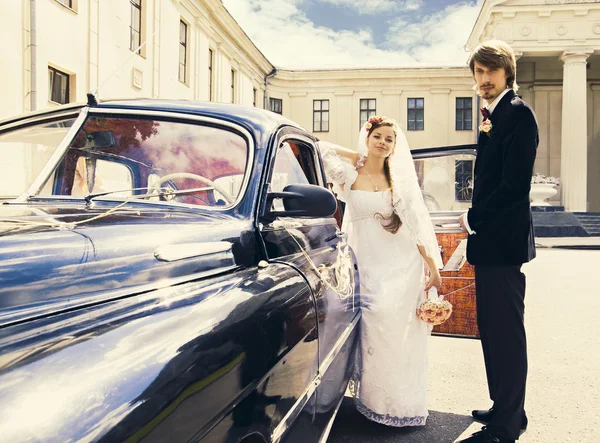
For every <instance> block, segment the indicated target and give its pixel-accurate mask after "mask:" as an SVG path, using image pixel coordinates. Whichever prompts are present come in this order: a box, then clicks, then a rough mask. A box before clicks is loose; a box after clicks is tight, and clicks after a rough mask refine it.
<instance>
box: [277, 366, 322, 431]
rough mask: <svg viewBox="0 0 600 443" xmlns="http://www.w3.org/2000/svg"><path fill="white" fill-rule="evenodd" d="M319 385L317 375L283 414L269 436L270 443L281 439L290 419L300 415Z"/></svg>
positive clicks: (319, 379)
mask: <svg viewBox="0 0 600 443" xmlns="http://www.w3.org/2000/svg"><path fill="white" fill-rule="evenodd" d="M320 384H321V377H320V376H319V375H317V376H316V377H315V379H314V380H313V381H312V382H311V384H310V386H309V387H308V389H307V390H306V391H305V392H304V394H302V396H300V398H299V399H298V400H297V401H296V403H294V406H292V407H291V408H290V410H289V411H288V413H287V414H285V417H283V418H282V419H281V421H280V422H279V424H278V425H277V427H276V428H275V429H274V430H273V433H272V434H271V442H272V443H278V442H279V441H280V440H281V437H283V436H284V434H285V433H286V432H287V430H288V429H289V427H290V424H291V423H292V419H293V418H295V417H297V416H298V414H300V412H301V411H302V409H304V406H306V404H307V403H308V400H310V398H311V397H312V395H313V394H314V393H315V391H316V390H317V388H318V387H319V385H320Z"/></svg>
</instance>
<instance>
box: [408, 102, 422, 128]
mask: <svg viewBox="0 0 600 443" xmlns="http://www.w3.org/2000/svg"><path fill="white" fill-rule="evenodd" d="M424 108H425V99H424V98H409V99H408V130H409V131H422V130H424V129H425V125H424V116H425V109H424Z"/></svg>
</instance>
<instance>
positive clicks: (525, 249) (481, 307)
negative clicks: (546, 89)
mask: <svg viewBox="0 0 600 443" xmlns="http://www.w3.org/2000/svg"><path fill="white" fill-rule="evenodd" d="M469 66H470V68H471V72H472V74H473V77H474V79H475V82H476V85H475V88H476V91H477V93H478V94H479V95H480V96H481V98H483V99H484V100H485V102H486V103H487V105H486V107H485V108H482V113H483V123H482V124H481V126H480V127H479V130H480V134H479V139H478V147H477V161H476V162H475V175H474V182H475V183H474V189H473V202H472V207H471V209H469V211H468V212H467V213H466V214H464V215H463V216H461V219H460V222H461V225H462V227H463V228H464V229H465V230H467V231H468V232H469V240H468V242H467V259H468V260H469V262H470V263H471V264H472V265H474V266H475V286H476V291H477V324H478V326H479V332H480V334H481V343H482V346H483V356H484V360H485V369H486V373H487V380H488V388H489V393H490V398H491V400H492V401H493V406H492V407H491V408H490V409H489V410H480V411H473V417H474V418H475V420H477V421H479V422H481V423H484V424H486V425H487V426H485V427H484V428H483V430H482V431H479V432H476V433H475V434H473V435H472V436H471V437H469V438H467V439H466V440H462V441H463V442H469V443H479V442H481V443H483V442H486V443H509V442H510V443H514V441H515V440H517V439H518V438H519V435H520V433H521V432H522V431H523V430H524V429H525V428H526V427H527V417H526V416H525V411H524V409H523V407H524V402H525V382H526V379H527V344H526V339H525V326H524V322H523V317H524V308H525V306H524V298H525V275H524V274H523V273H522V272H521V265H522V264H523V263H526V262H528V261H530V260H532V259H533V258H534V257H535V243H534V238H533V225H532V222H531V209H530V206H529V190H530V183H531V175H532V172H533V164H534V161H535V154H536V149H537V146H538V127H537V122H536V119H535V115H534V113H533V110H532V109H531V107H530V106H529V105H528V104H527V103H525V102H524V101H523V100H521V99H520V98H519V97H518V96H517V95H516V94H515V91H516V90H517V83H516V72H517V71H516V69H517V68H516V61H515V56H514V53H513V51H512V49H511V48H510V46H508V45H507V44H506V43H504V42H502V41H497V40H496V41H487V42H484V43H482V44H481V45H479V46H478V47H477V48H475V50H474V51H473V53H472V54H471V57H470V59H469Z"/></svg>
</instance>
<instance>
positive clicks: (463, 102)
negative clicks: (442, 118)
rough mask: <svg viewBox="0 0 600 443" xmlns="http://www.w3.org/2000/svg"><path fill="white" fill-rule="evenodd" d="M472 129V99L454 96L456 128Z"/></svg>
mask: <svg viewBox="0 0 600 443" xmlns="http://www.w3.org/2000/svg"><path fill="white" fill-rule="evenodd" d="M472 129H473V99H472V98H471V97H457V98H456V130H457V131H471V130H472Z"/></svg>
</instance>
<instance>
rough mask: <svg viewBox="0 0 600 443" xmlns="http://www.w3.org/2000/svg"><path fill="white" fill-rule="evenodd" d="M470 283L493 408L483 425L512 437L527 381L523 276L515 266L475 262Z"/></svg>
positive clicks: (521, 413)
mask: <svg viewBox="0 0 600 443" xmlns="http://www.w3.org/2000/svg"><path fill="white" fill-rule="evenodd" d="M475 286H476V290H477V325H478V327H479V333H480V335H481V344H482V346H483V356H484V360H485V369H486V373H487V380H488V387H489V391H490V398H491V399H492V401H493V402H494V409H495V411H496V413H495V415H494V418H493V420H492V421H491V422H490V424H489V427H490V429H491V430H492V431H493V432H494V433H495V434H497V435H498V436H500V437H504V438H508V439H513V440H516V439H518V438H519V433H520V428H521V422H522V420H523V417H524V416H525V411H524V409H523V408H524V403H525V382H526V380H527V341H526V337H525V325H524V322H523V319H524V312H525V303H524V299H525V275H524V274H523V273H522V272H521V265H516V266H482V265H480V266H475Z"/></svg>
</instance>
